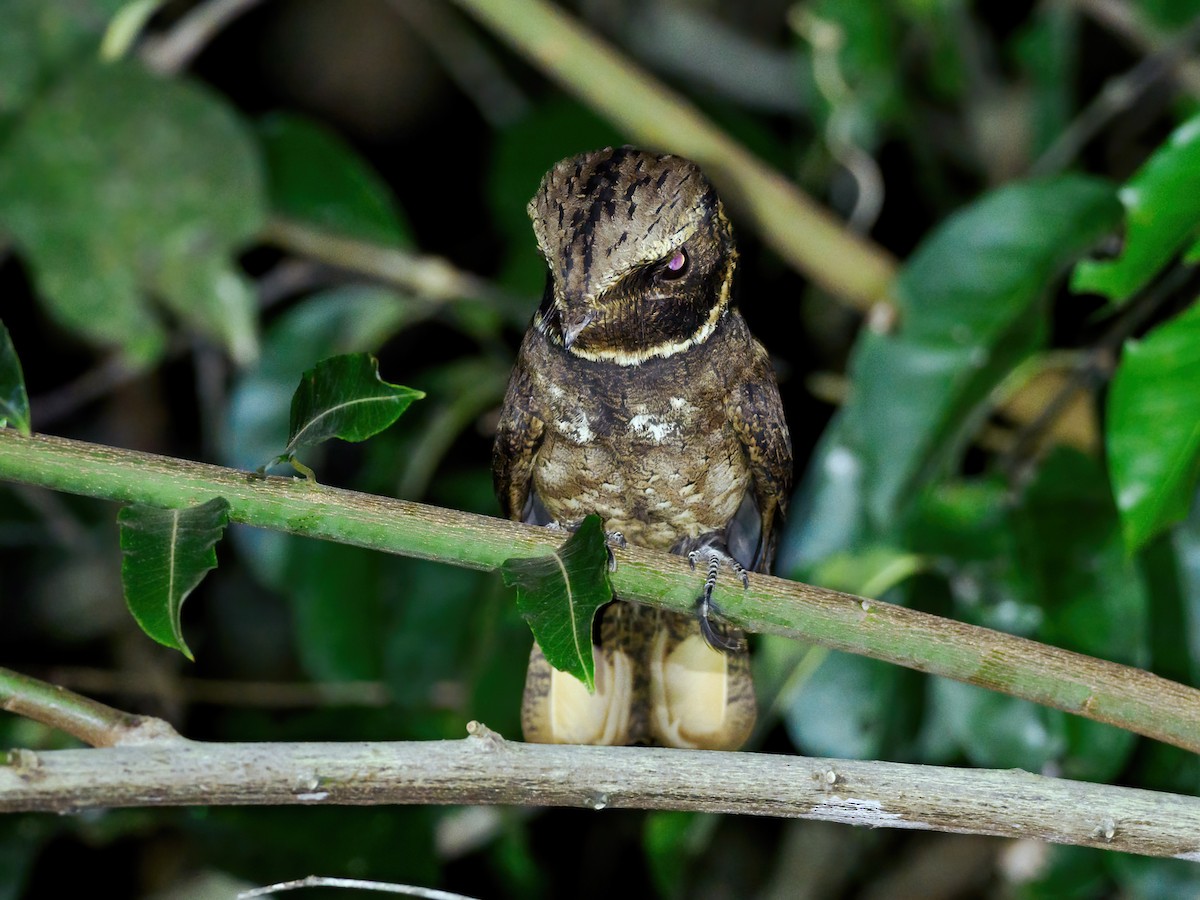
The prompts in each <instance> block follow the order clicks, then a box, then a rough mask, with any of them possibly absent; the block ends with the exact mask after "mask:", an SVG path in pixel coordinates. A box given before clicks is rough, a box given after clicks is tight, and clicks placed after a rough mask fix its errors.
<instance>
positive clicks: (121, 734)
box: [0, 667, 182, 747]
mask: <svg viewBox="0 0 1200 900" xmlns="http://www.w3.org/2000/svg"><path fill="white" fill-rule="evenodd" d="M0 709H2V710H4V711H5V712H10V713H14V714H16V715H18V716H24V717H25V718H27V719H33V720H34V721H35V722H41V723H42V724H43V725H49V726H50V727H51V728H57V729H58V730H59V731H62V732H65V733H66V734H69V735H72V736H74V737H77V738H79V740H81V741H84V742H86V743H88V744H91V745H92V746H93V747H118V746H129V745H133V744H143V743H150V742H153V741H168V742H170V741H178V740H182V739H181V738H180V737H179V735H178V734H177V733H176V732H175V729H173V728H172V727H171V726H170V725H168V724H167V723H166V722H164V721H162V720H161V719H155V718H151V717H150V716H136V715H134V714H132V713H127V712H122V711H121V710H119V709H113V708H112V707H111V706H105V705H104V704H103V703H100V702H98V701H96V700H91V699H89V698H87V697H81V696H80V695H79V694H74V693H72V692H71V691H67V690H64V689H63V688H60V687H56V686H54V685H52V684H47V683H46V682H44V681H38V680H37V679H36V678H30V677H29V676H27V675H22V674H20V673H19V672H13V671H12V670H11V669H5V668H2V667H0Z"/></svg>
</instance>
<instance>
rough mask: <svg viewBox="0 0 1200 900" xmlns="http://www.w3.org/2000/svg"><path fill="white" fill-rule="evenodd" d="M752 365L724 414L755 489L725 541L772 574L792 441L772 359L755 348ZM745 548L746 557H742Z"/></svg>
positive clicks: (744, 562)
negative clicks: (744, 454) (742, 452)
mask: <svg viewBox="0 0 1200 900" xmlns="http://www.w3.org/2000/svg"><path fill="white" fill-rule="evenodd" d="M754 350H755V356H754V362H753V363H752V365H751V366H750V367H749V370H748V372H747V377H746V378H744V379H743V380H742V381H741V382H740V383H739V384H738V385H737V386H736V387H735V388H734V389H733V390H732V391H731V392H730V394H729V397H728V399H727V400H726V405H725V412H726V416H727V417H728V420H729V422H730V424H731V425H732V426H733V430H734V433H735V434H736V435H737V438H738V441H739V442H741V445H742V449H743V450H744V451H745V453H746V459H747V460H748V461H749V463H750V473H751V478H752V482H751V487H750V490H749V491H748V492H747V496H746V501H744V502H743V503H742V507H741V508H740V509H739V510H738V513H737V515H736V516H735V517H734V520H733V522H731V523H730V526H729V534H728V536H727V543H728V545H729V547H730V550H731V552H733V554H734V556H735V557H737V558H738V559H739V562H741V563H742V565H745V566H747V567H748V568H751V569H754V570H755V571H758V572H769V571H770V569H771V565H772V563H773V562H774V557H775V544H776V542H777V540H778V532H777V529H776V526H777V525H778V524H779V522H780V521H782V519H783V514H784V512H785V511H786V510H787V501H788V495H789V493H790V492H791V489H792V442H791V438H790V437H789V435H788V428H787V422H786V421H785V420H784V417H783V403H782V401H781V400H780V398H779V386H778V385H777V384H776V382H775V373H774V371H772V369H771V361H770V359H769V358H768V356H767V353H766V351H765V350H763V348H762V347H761V346H757V345H756V346H755V348H754ZM735 548H741V549H742V554H744V555H745V556H746V557H747V559H741V557H740V556H739V554H738V552H737V550H736V549H735Z"/></svg>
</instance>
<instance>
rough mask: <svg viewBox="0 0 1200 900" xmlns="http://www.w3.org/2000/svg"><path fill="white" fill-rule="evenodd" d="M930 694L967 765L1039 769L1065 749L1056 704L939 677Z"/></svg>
mask: <svg viewBox="0 0 1200 900" xmlns="http://www.w3.org/2000/svg"><path fill="white" fill-rule="evenodd" d="M930 699H931V705H932V714H933V715H935V716H937V717H938V719H939V720H940V721H941V722H942V723H943V724H944V725H945V726H948V728H949V731H950V733H951V734H952V735H953V737H954V740H955V742H956V743H957V744H958V745H959V746H960V747H961V748H962V750H963V752H964V753H965V754H966V756H967V759H969V760H970V762H971V765H973V766H982V767H986V768H997V769H999V768H1005V769H1007V768H1020V769H1025V770H1026V771H1029V772H1040V771H1041V770H1042V769H1043V768H1044V767H1045V765H1046V764H1047V763H1048V762H1050V761H1052V760H1055V759H1057V758H1059V757H1060V756H1062V755H1063V754H1064V753H1065V752H1066V750H1067V740H1066V734H1065V731H1064V729H1065V723H1064V719H1065V718H1066V716H1065V714H1064V713H1061V712H1059V711H1058V710H1056V709H1047V708H1046V707H1044V706H1038V705H1037V704H1036V703H1031V702H1029V701H1028V700H1018V699H1017V698H1015V697H1007V696H1005V695H1003V694H997V693H996V692H995V691H989V690H986V689H984V688H981V687H976V686H975V685H972V684H962V683H961V682H958V681H950V680H948V679H945V678H935V679H934V680H933V682H932V683H931V697H930Z"/></svg>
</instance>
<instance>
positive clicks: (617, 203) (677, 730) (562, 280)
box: [493, 147, 792, 749]
mask: <svg viewBox="0 0 1200 900" xmlns="http://www.w3.org/2000/svg"><path fill="white" fill-rule="evenodd" d="M529 215H530V217H531V218H532V219H533V229H534V232H535V233H536V235H537V242H538V247H539V249H540V250H541V253H542V255H543V256H544V257H545V259H546V262H547V264H548V266H549V273H548V277H547V281H546V292H545V296H544V298H543V300H542V303H541V306H540V307H539V308H538V310H537V312H536V314H535V315H534V317H533V322H532V324H531V326H530V328H529V331H528V333H527V334H526V335H525V340H524V342H523V343H522V345H521V350H520V354H519V356H518V359H517V363H516V366H515V368H514V370H513V373H512V377H511V380H510V381H509V385H508V391H507V394H506V396H505V398H504V406H503V409H502V411H501V416H500V423H499V428H498V432H497V435H496V443H495V449H494V454H493V475H494V480H495V487H496V493H497V495H498V497H499V500H500V505H501V507H502V509H503V512H504V514H505V515H506V516H508V517H510V518H513V519H516V520H519V521H522V522H532V523H536V524H543V525H545V524H551V523H556V524H558V525H560V526H563V527H566V528H569V527H572V526H574V525H577V524H578V523H579V522H580V521H581V520H582V519H583V518H584V517H585V516H587V515H588V514H590V513H597V514H599V515H600V516H601V518H602V519H603V520H604V523H605V528H606V529H607V530H608V531H610V532H619V533H620V534H621V535H622V536H623V537H624V538H625V540H626V541H628V542H629V543H630V544H634V545H637V546H640V547H648V548H654V549H660V550H669V551H671V552H675V553H680V554H683V555H687V556H689V557H690V558H691V559H692V562H693V564H695V563H696V562H697V561H701V562H702V563H704V565H705V568H706V570H707V580H706V582H705V588H704V591H703V594H702V595H701V598H700V600H699V603H698V605H699V610H698V612H699V615H698V616H688V615H684V614H680V613H674V612H666V611H661V610H658V609H654V608H651V607H647V606H642V605H639V604H632V603H627V602H621V601H616V602H614V603H612V604H610V605H608V606H606V607H605V608H604V609H603V610H602V611H601V615H600V616H598V617H597V619H598V622H597V624H596V626H595V629H594V633H593V640H594V641H595V643H596V648H595V649H596V653H595V658H596V691H595V693H594V694H588V693H587V690H586V688H585V687H584V686H583V685H582V684H581V683H580V682H579V681H578V680H576V679H575V678H574V677H573V676H571V675H568V674H565V673H563V672H559V671H557V670H554V669H552V668H551V667H550V666H549V664H548V663H547V662H546V659H545V657H544V656H543V655H542V653H541V650H540V649H539V648H538V646H537V644H536V643H535V644H534V647H533V652H532V654H531V656H530V661H529V670H528V675H527V678H526V683H525V696H524V700H523V703H522V724H523V727H524V730H525V737H526V739H527V740H530V741H536V742H543V743H581V744H633V743H645V744H657V745H662V746H670V747H690V748H709V749H736V748H737V747H740V746H741V745H742V744H743V743H744V742H745V740H746V738H747V737H748V736H749V734H750V731H751V729H752V728H753V726H754V720H755V715H756V705H755V700H754V685H753V681H752V679H751V675H750V661H749V654H748V649H747V645H746V640H745V635H744V634H743V633H742V632H741V631H739V630H737V629H734V628H732V627H728V626H725V625H722V624H718V623H716V622H714V621H713V620H712V619H711V618H710V609H709V602H710V599H711V592H712V587H713V584H714V583H715V581H716V578H717V573H718V569H719V568H720V567H721V566H726V567H728V568H731V569H732V570H733V572H734V573H735V574H736V575H738V576H739V577H742V578H743V579H745V577H746V576H745V569H750V570H753V571H757V572H766V571H769V569H770V566H771V561H772V557H773V555H774V548H775V543H776V538H777V534H778V526H779V523H780V520H781V518H782V515H783V512H784V508H785V504H786V502H787V496H788V492H789V489H790V486H791V478H792V451H791V443H790V440H789V437H788V430H787V425H786V423H785V422H784V418H783V408H782V406H781V404H780V399H779V389H778V386H777V385H776V382H775V376H774V373H773V371H772V369H771V364H770V361H769V359H768V357H767V353H766V351H765V350H764V349H763V347H762V345H761V344H759V343H758V341H756V340H755V339H754V337H753V336H752V335H751V334H750V332H749V330H748V329H747V328H746V323H745V321H744V320H743V319H742V317H741V315H740V314H739V313H738V312H737V310H736V309H735V308H734V307H733V306H732V305H731V301H730V293H731V290H732V284H733V275H734V268H735V266H736V263H737V251H736V249H735V248H734V241H733V232H732V229H731V228H730V225H729V221H728V220H727V219H726V218H725V213H724V210H723V208H722V206H721V201H720V200H719V199H718V198H717V195H716V192H715V190H714V189H713V187H712V185H711V184H710V183H709V182H708V180H707V179H706V178H705V177H704V176H703V175H702V174H701V172H700V170H699V168H697V166H696V165H695V164H694V163H691V162H689V161H688V160H686V159H682V158H680V157H678V156H669V155H656V154H651V153H646V152H643V151H640V150H635V149H632V148H628V147H624V148H618V149H612V148H608V149H604V150H599V151H596V152H593V153H586V154H583V155H581V156H577V157H574V158H571V159H566V160H563V161H562V162H560V163H558V164H557V165H555V166H554V168H552V169H551V170H550V171H549V172H548V173H547V174H546V176H545V177H544V178H543V179H542V183H541V186H540V188H539V189H538V191H537V194H536V195H535V196H534V198H533V199H532V200H531V201H530V203H529ZM743 567H744V568H743Z"/></svg>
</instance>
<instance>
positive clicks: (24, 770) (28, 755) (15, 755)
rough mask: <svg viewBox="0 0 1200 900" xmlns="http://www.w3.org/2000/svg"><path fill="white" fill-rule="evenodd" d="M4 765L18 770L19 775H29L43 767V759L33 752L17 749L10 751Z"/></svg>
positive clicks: (23, 748)
mask: <svg viewBox="0 0 1200 900" xmlns="http://www.w3.org/2000/svg"><path fill="white" fill-rule="evenodd" d="M4 764H5V765H6V766H12V768H14V769H16V770H17V774H18V775H28V774H30V773H32V772H34V771H36V770H37V769H40V768H41V767H42V758H41V757H40V756H38V755H37V754H36V753H34V752H33V751H32V750H29V749H26V748H25V747H17V748H16V749H14V750H10V751H8V755H7V756H6V757H5V760H4Z"/></svg>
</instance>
